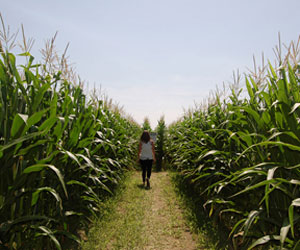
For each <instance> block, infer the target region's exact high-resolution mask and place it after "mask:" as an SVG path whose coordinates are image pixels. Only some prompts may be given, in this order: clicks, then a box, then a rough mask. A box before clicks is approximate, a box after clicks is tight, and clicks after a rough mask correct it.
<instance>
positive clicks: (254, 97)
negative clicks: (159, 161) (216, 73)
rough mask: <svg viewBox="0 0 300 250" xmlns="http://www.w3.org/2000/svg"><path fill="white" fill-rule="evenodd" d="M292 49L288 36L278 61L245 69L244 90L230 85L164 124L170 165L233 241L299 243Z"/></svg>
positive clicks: (299, 94) (259, 245) (298, 95)
mask: <svg viewBox="0 0 300 250" xmlns="http://www.w3.org/2000/svg"><path fill="white" fill-rule="evenodd" d="M298 49H299V42H298V43H297V44H295V43H291V45H290V47H289V51H288V53H287V56H286V57H285V58H284V59H282V60H280V57H279V60H278V64H279V66H278V67H276V68H275V66H272V64H271V63H269V65H268V67H266V68H265V69H266V70H265V73H264V74H262V75H260V77H257V75H254V74H252V75H251V74H250V75H247V76H246V77H245V82H246V88H247V96H246V97H243V98H242V97H240V92H241V90H238V91H236V90H235V89H234V88H232V92H231V94H230V95H229V96H228V97H227V98H223V99H221V98H219V96H218V95H217V96H216V98H215V100H214V102H211V103H210V104H209V105H208V106H207V107H204V108H203V107H202V108H198V109H197V108H196V109H195V110H192V111H191V112H190V113H188V114H186V115H185V116H184V117H183V118H182V119H181V120H180V121H178V122H176V123H174V124H173V125H172V126H170V127H169V132H168V139H167V140H168V142H167V143H166V144H167V145H168V148H167V154H168V156H167V157H168V159H169V161H170V162H171V166H172V167H173V168H175V169H177V170H178V171H180V173H181V175H182V176H183V177H184V178H185V179H186V181H187V182H188V183H190V185H191V186H192V187H193V188H194V190H195V192H197V193H198V194H199V196H200V197H201V199H202V200H203V206H204V208H205V209H206V211H207V214H208V215H209V216H210V217H211V218H212V219H214V220H215V221H217V222H219V223H222V224H223V225H224V226H225V227H226V228H227V230H228V242H229V246H230V247H231V248H232V249H299V248H300V221H299V219H300V216H299V215H300V168H299V167H300V165H299V163H300V162H299V159H300V158H299V156H300V125H299V121H300V109H299V107H300V79H299V76H300V75H299V73H300V67H299V62H298V61H297V60H296V58H298V55H299V54H297V53H298V52H297V51H298ZM293 52H294V53H293Z"/></svg>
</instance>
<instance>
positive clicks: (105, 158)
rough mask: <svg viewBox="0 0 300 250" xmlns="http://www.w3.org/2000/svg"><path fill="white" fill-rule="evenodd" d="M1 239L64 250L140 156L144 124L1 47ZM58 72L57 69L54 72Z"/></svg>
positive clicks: (13, 245)
mask: <svg viewBox="0 0 300 250" xmlns="http://www.w3.org/2000/svg"><path fill="white" fill-rule="evenodd" d="M1 56H2V59H1V60H0V110H1V113H0V162H1V164H0V221H1V223H0V241H1V242H0V243H1V245H2V246H4V247H6V248H7V249H42V248H46V249H53V248H57V249H61V248H63V244H64V243H66V242H68V241H69V240H73V241H75V242H77V243H79V239H78V237H77V230H78V229H79V227H80V226H82V225H83V224H84V223H87V222H88V219H89V218H90V216H91V215H97V214H98V213H99V212H100V213H101V211H99V206H98V204H99V202H100V201H101V200H102V199H103V198H104V197H105V196H107V195H109V194H111V193H112V190H113V188H114V187H115V186H116V185H117V184H118V181H119V180H120V178H121V176H122V175H123V173H124V171H126V169H128V167H129V166H130V165H131V164H132V156H133V155H136V152H135V150H136V149H135V148H136V145H135V144H136V141H135V140H136V134H137V132H139V128H138V127H137V126H136V125H135V124H134V123H132V122H129V121H128V120H126V119H125V118H124V117H123V116H122V115H121V114H119V113H118V112H113V111H111V110H109V109H107V108H106V107H105V106H104V104H103V102H102V101H98V102H97V103H95V102H93V100H91V101H90V102H88V101H87V98H86V96H85V94H84V93H83V90H82V88H81V87H80V86H78V85H74V84H72V83H71V82H69V81H68V80H66V79H64V78H62V76H61V72H60V71H55V70H52V71H51V73H47V72H48V71H47V70H46V67H44V65H40V64H34V58H33V56H31V55H30V54H29V52H26V53H24V54H22V56H25V57H26V58H27V60H26V61H27V64H26V65H23V66H21V67H17V66H16V57H15V55H14V54H13V53H10V52H9V51H8V50H6V51H4V49H3V48H2V47H1ZM53 72H54V73H53Z"/></svg>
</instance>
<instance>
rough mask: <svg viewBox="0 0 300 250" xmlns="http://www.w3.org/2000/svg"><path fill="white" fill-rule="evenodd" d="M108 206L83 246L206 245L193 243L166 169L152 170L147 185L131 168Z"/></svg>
mask: <svg viewBox="0 0 300 250" xmlns="http://www.w3.org/2000/svg"><path fill="white" fill-rule="evenodd" d="M108 206H109V209H106V210H108V211H107V213H106V214H105V215H104V216H103V218H102V219H101V220H100V221H98V222H96V223H95V225H94V227H93V228H92V229H91V230H90V233H89V235H88V241H87V242H85V244H84V246H83V249H89V250H90V249H185V250H191V249H207V248H201V247H200V246H197V243H196V241H195V238H196V236H195V235H194V236H193V234H192V233H191V232H190V230H189V228H188V227H187V224H186V222H185V220H184V218H183V217H184V216H183V211H182V209H181V208H180V206H181V205H180V201H179V200H178V198H177V196H176V193H175V191H174V186H173V184H172V183H171V181H170V176H169V174H168V173H167V172H161V173H153V174H152V176H151V189H145V188H144V187H143V186H142V185H141V176H140V172H134V173H133V174H132V175H131V176H130V177H129V178H128V179H127V180H126V183H125V190H124V191H123V192H121V193H120V194H119V195H117V197H116V198H115V199H114V200H113V201H111V202H110V204H108Z"/></svg>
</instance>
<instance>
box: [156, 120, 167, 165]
mask: <svg viewBox="0 0 300 250" xmlns="http://www.w3.org/2000/svg"><path fill="white" fill-rule="evenodd" d="M156 133H157V139H156V144H155V147H156V149H155V151H156V170H157V171H161V169H162V164H163V158H164V151H165V134H166V124H165V119H164V117H161V118H160V119H159V121H158V124H157V127H156Z"/></svg>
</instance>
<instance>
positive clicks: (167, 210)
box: [145, 172, 196, 250]
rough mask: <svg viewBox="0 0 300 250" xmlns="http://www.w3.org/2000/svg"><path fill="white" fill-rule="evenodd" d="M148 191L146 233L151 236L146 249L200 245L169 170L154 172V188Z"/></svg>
mask: <svg viewBox="0 0 300 250" xmlns="http://www.w3.org/2000/svg"><path fill="white" fill-rule="evenodd" d="M145 195H147V196H148V197H149V203H150V204H149V210H147V212H146V214H145V222H146V225H147V226H146V232H145V234H146V235H148V236H149V241H148V245H147V246H145V249H185V250H192V249H196V243H195V241H194V240H193V237H192V234H191V232H190V231H189V229H188V227H187V226H186V224H185V221H184V219H183V215H182V211H181V209H180V207H179V202H178V200H177V199H176V195H175V192H174V189H173V186H172V184H171V181H170V177H169V176H168V173H167V172H161V173H153V175H152V177H151V189H150V190H146V192H145Z"/></svg>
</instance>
